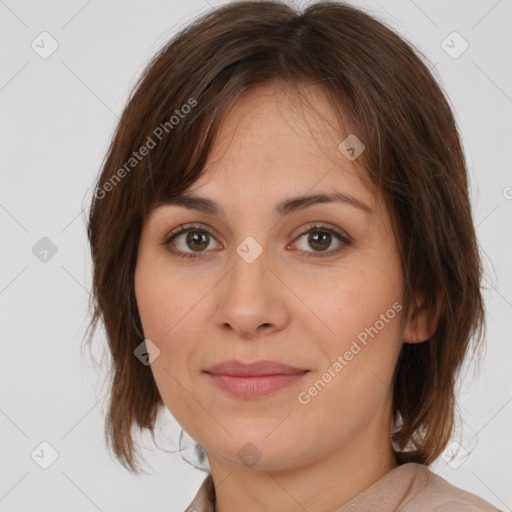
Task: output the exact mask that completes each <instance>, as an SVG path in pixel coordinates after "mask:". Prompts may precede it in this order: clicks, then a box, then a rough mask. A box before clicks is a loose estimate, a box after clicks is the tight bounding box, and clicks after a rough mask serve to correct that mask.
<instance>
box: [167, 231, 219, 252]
mask: <svg viewBox="0 0 512 512" xmlns="http://www.w3.org/2000/svg"><path fill="white" fill-rule="evenodd" d="M183 235H187V236H186V237H184V238H183ZM212 240H214V238H213V236H212V235H211V234H210V232H209V231H208V230H207V229H203V228H202V226H201V225H198V224H192V225H190V224H185V225H182V226H179V227H178V228H176V229H175V230H173V231H171V233H169V235H168V236H167V237H166V238H165V240H164V241H163V242H162V244H163V245H165V246H168V247H169V250H170V251H171V252H172V253H173V254H175V255H176V256H180V257H183V258H196V257H197V256H196V255H195V254H194V253H200V252H204V250H205V249H207V248H208V247H209V245H210V242H211V241H212ZM173 245H176V246H178V250H176V249H174V248H172V246H173ZM190 248H192V252H187V249H190Z"/></svg>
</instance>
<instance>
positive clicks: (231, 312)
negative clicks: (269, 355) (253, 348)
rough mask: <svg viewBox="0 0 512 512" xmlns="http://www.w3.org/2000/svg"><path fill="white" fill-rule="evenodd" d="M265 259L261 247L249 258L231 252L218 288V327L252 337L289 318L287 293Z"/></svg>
mask: <svg viewBox="0 0 512 512" xmlns="http://www.w3.org/2000/svg"><path fill="white" fill-rule="evenodd" d="M268 260H269V258H267V254H266V253H265V251H263V252H262V253H261V254H260V255H259V256H258V257H257V258H256V259H254V260H252V261H250V260H247V259H244V258H243V257H241V256H239V255H238V254H236V255H235V257H234V258H233V266H232V268H231V269H230V271H229V273H228V275H227V276H226V278H225V280H224V282H223V284H222V286H220V287H219V290H218V302H217V307H216V313H215V319H216V321H217V323H218V324H219V326H220V328H222V329H224V330H230V329H232V330H233V331H235V332H236V333H237V334H238V335H239V336H240V337H242V338H249V339H254V338H255V337H258V336H260V335H261V333H265V334H267V335H268V334H269V333H270V332H272V330H281V329H283V328H284V327H285V325H286V324H287V322H288V321H289V311H288V307H287V304H286V298H287V296H288V297H289V296H290V295H291V294H290V291H289V290H288V289H287V288H286V286H285V285H284V284H283V282H282V279H279V277H278V276H277V273H276V271H275V270H274V269H273V268H270V266H269V261H268ZM249 261H250V262H249Z"/></svg>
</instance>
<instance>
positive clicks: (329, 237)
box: [294, 224, 350, 258]
mask: <svg viewBox="0 0 512 512" xmlns="http://www.w3.org/2000/svg"><path fill="white" fill-rule="evenodd" d="M306 235H308V236H307V238H305V242H306V243H305V244H304V246H305V247H308V246H309V247H313V249H314V251H308V250H307V249H306V248H303V249H301V250H302V251H304V252H313V253H316V254H313V255H312V257H314V258H316V257H320V258H322V257H326V256H332V255H333V254H337V253H338V252H340V251H342V250H343V249H344V248H345V246H347V245H349V244H350V240H349V239H348V237H346V236H344V235H343V234H342V233H340V232H338V231H337V230H334V229H331V228H329V227H327V226H325V225H323V224H315V225H313V226H311V225H309V226H307V227H306V228H305V230H302V233H301V234H300V235H299V237H298V239H297V240H299V241H300V239H301V238H303V237H305V236H306ZM333 241H337V242H338V246H337V248H336V249H332V250H330V251H327V250H326V249H327V248H329V246H331V244H332V242H333ZM294 243H295V244H297V242H294ZM304 246H303V247H304Z"/></svg>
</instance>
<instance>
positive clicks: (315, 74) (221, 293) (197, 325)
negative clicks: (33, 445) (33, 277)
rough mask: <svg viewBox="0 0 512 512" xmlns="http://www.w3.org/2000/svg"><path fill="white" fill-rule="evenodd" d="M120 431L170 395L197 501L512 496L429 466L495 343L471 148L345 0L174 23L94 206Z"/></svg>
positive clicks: (123, 450) (444, 501) (126, 115)
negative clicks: (469, 361) (469, 168)
mask: <svg viewBox="0 0 512 512" xmlns="http://www.w3.org/2000/svg"><path fill="white" fill-rule="evenodd" d="M89 239H90V243H91V250H92V256H93V261H94V297H95V302H94V312H93V315H94V316H93V319H92V322H91V327H92V328H93V327H94V326H95V324H96V323H97V321H98V320H99V319H100V318H101V319H102V320H103V322H104V324H105V327H106V331H107V335H108V340H109V346H110V349H111V353H112V358H113V365H114V374H113V382H112V394H111V401H110V409H109V414H108V418H107V425H106V426H107V433H108V436H109V439H110V441H111V445H112V448H113V450H114V453H115V454H116V456H117V457H118V458H119V460H120V461H121V462H122V463H123V464H125V465H126V466H127V467H128V468H130V470H133V471H135V470H137V462H136V455H137V454H136V448H135V446H134V443H133V439H132V437H131V428H132V426H133V425H136V426H137V427H138V428H140V429H148V430H149V431H150V432H151V433H153V426H154V423H155V420H156V417H157V414H158V412H159V411H160V410H161V409H162V408H163V407H167V408H168V409H169V411H170V412H171V413H172V414H173V416H174V417H175V418H176V420H177V421H178V422H179V423H180V425H181V426H182V427H183V429H184V430H185V431H186V432H187V433H188V434H189V435H190V436H191V437H192V438H193V439H194V440H195V441H196V442H197V443H198V444H197V447H198V449H199V450H204V452H203V453H206V456H207V459H208V466H209V469H208V476H207V478H206V479H205V480H204V483H203V485H202V486H201V488H200V489H199V491H198V493H197V495H196V497H195V498H194V500H193V502H192V503H191V505H190V507H189V509H188V510H190V511H192V510H196V511H213V510H221V511H222V512H230V511H233V510H244V511H245V512H251V511H256V510H279V511H282V512H283V511H284V512H287V511H290V512H291V511H295V510H315V511H326V512H327V511H334V510H336V511H343V512H348V511H355V510H358V511H360V510H364V511H366V510H368V511H369V510H372V511H374V510H382V511H384V510H386V511H391V510H402V511H419V510H425V511H427V510H447V511H448V510H450V511H455V510H475V511H476V510H482V511H484V510H485V511H487V510H489V511H491V510H497V509H496V508H495V507H494V506H492V505H491V504H489V503H487V502H485V501H484V500H483V499H481V498H479V497H477V496H475V495H473V494H470V493H468V492H465V491H463V490H461V489H457V488H455V487H453V486H451V485H450V484H449V483H448V482H447V481H445V480H443V479H442V478H440V477H439V476H437V475H435V474H434V473H433V472H432V471H430V470H429V469H428V465H429V464H430V463H431V462H432V461H434V460H435V459H436V458H437V457H439V456H440V455H441V454H442V453H443V450H444V449H445V447H446V446H447V444H448V442H449V440H450V436H451V433H452V430H453V424H454V405H455V395H454V379H455V375H456V372H457V370H458V368H459V366H460V365H461V363H462V361H463V360H464V357H465V355H466V353H467V351H468V347H469V344H470V342H471V341H472V340H474V341H475V343H477V342H479V341H480V340H481V339H482V332H483V327H484V314H483V312H484V310H483V301H482V296H481V293H480V279H481V262H480V258H479V252H478V247H477V241H476V236H475V229H474V225H473V222H472V217H471V206H470V202H469V198H468V178H467V172H466V165H465V160H464V155H463V152H462V149H461V142H460V139H459V135H458V132H457V128H456V124H455V121H454V117H453V114H452V112H451V110H450V107H449V104H448V102H447V99H446V98H445V96H444V95H443V92H442V90H441V89H440V87H439V85H438V84H437V83H436V81H435V80H434V78H433V77H432V75H431V74H430V72H429V71H428V69H427V67H426V66H425V64H424V63H423V62H422V61H421V59H420V58H419V57H418V56H417V55H416V54H415V52H414V50H413V49H412V48H411V47H410V46H409V45H408V44H407V43H406V42H405V41H404V40H402V39H401V38H400V37H399V36H398V35H397V34H395V33H394V32H393V31H391V30H390V29H389V28H387V27H386V26H385V25H384V24H382V23H381V22H379V21H377V20H376V19H374V18H372V17H370V16H369V15H367V14H365V13H363V12H362V11H360V10H358V9H356V8H354V7H351V6H349V5H345V4H343V3H333V2H320V3H316V4H311V5H310V6H308V7H307V8H306V9H305V10H304V12H302V13H300V12H297V11H296V10H295V9H293V8H291V7H290V6H287V5H285V4H283V3H279V2H270V1H264V2H240V3H232V4H228V5H225V6H223V7H221V8H218V9H215V10H213V11H211V12H210V13H208V14H207V15H204V16H203V17H201V18H200V19H198V20H196V22H195V23H193V24H191V25H190V26H189V27H186V28H185V29H183V30H182V31H181V32H180V33H179V34H177V35H176V36H175V37H174V38H173V39H172V40H171V41H170V42H169V43H168V44H167V45H166V46H165V47H164V48H163V49H162V50H161V51H160V52H159V53H158V55H156V56H155V58H154V59H153V60H152V62H151V63H150V65H149V66H148V68H147V69H146V70H145V72H144V74H143V76H142V77H141V79H140V81H139V83H138V84H137V86H136V88H135V91H134V93H133V95H132V97H131V98H130V101H129V102H128V105H127V106H126V108H125V111H124V112H123V115H122V118H121V121H120V123H119V126H118V128H117V131H116V134H115V136H114V138H113V140H112V143H111V146H110V148H109V151H108V154H107V156H106V159H105V162H104V165H103V169H102V173H101V176H100V177H99V179H98V183H97V187H96V191H95V197H94V201H93V205H92V208H91V212H90V220H89Z"/></svg>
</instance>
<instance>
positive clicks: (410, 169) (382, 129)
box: [88, 1, 485, 471]
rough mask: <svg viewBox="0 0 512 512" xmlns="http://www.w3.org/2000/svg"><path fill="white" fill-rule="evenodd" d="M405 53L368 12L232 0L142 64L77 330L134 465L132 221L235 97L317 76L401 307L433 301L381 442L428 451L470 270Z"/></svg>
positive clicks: (140, 400) (450, 145) (173, 184)
mask: <svg viewBox="0 0 512 512" xmlns="http://www.w3.org/2000/svg"><path fill="white" fill-rule="evenodd" d="M420 56H422V54H421V52H419V51H418V50H416V52H415V50H413V48H412V47H411V46H410V45H409V43H407V42H405V41H404V40H403V39H402V38H401V37H400V36H399V35H397V34H396V33H395V32H394V31H393V30H391V29H390V28H388V27H387V26H386V25H385V24H384V23H383V22H381V21H378V20H377V19H376V18H375V17H374V16H370V15H368V14H366V13H365V12H363V11H361V10H359V9H357V8H355V7H353V6H349V5H347V4H344V3H341V2H331V1H321V2H318V3H314V4H310V5H309V6H307V8H305V9H304V10H303V11H298V9H297V8H296V7H292V6H288V5H286V4H284V3H281V2H278V1H242V2H234V3H231V4H227V5H224V6H222V7H219V8H216V9H214V10H212V11H210V12H208V13H206V14H203V15H201V16H200V17H199V18H197V19H196V20H195V21H194V22H193V23H191V24H190V25H189V26H187V27H185V28H184V29H182V30H181V31H180V32H179V33H178V34H177V35H175V36H174V37H173V38H172V39H171V40H170V41H169V42H168V43H167V44H166V45H165V46H164V47H163V48H162V49H161V50H160V51H159V52H158V54H157V55H156V56H155V57H154V58H153V59H152V61H151V62H150V63H149V65H148V66H147V68H146V69H145V71H144V72H143V74H142V76H141V78H140V79H139V81H138V83H137V84H136V86H135V87H134V92H132V94H131V97H130V98H129V101H128V103H127V105H126V108H125V109H124V112H123V114H122V117H121V120H120V122H119V125H118V126H117V129H116V131H115V133H114V136H113V139H112V141H111V144H110V147H109V149H108V153H107V155H106V156H105V160H104V162H103V166H102V170H101V174H100V176H99V178H98V181H97V184H96V191H95V193H94V197H93V199H92V205H91V210H90V214H89V223H88V236H89V241H90V245H91V253H92V258H93V301H92V302H93V303H92V307H93V312H92V319H91V322H90V324H89V329H90V336H89V337H92V334H93V331H94V330H95V327H96V324H97V321H98V319H99V318H100V317H102V319H103V322H104V325H105V327H106V334H107V340H108V345H109V348H110V352H111V356H112V361H113V372H112V375H111V376H112V383H111V395H110V403H109V411H108V415H107V421H106V428H105V432H106V436H107V438H108V439H109V440H110V443H111V447H112V448H113V451H114V453H115V455H116V457H117V458H118V459H119V460H120V461H121V462H122V463H123V465H125V466H126V467H127V468H129V469H130V470H132V471H137V468H136V456H137V450H136V446H135V445H134V441H133V438H132V427H133V426H137V427H138V428H139V429H140V431H142V430H143V429H148V430H149V431H150V432H151V434H152V435H153V426H154V423H155V420H156V418H157V413H158V411H159V409H160V408H161V407H162V406H163V402H162V399H161V397H160V394H159V392H158V389H157V387H156V384H155V381H154V379H153V375H152V372H151V368H150V367H149V366H145V365H143V364H141V362H140V361H139V360H138V359H137V358H136V357H134V350H135V348H136V347H137V346H138V345H140V343H141V342H142V341H143V340H144V335H143V333H142V327H141V323H140V319H139V315H138V311H137V305H136V300H135V295H134V269H135V264H136V256H137V249H138V243H139V237H140V232H141V227H142V222H143V219H144V218H145V217H146V215H147V213H148V212H149V211H150V210H151V209H152V208H153V207H155V206H157V205H159V204H161V203H164V202H165V200H166V199H168V198H170V197H173V196H175V195H178V194H181V193H183V192H184V191H185V189H187V187H189V186H190V185H192V184H193V183H194V182H195V181H196V180H197V179H198V177H199V176H200V175H201V173H202V172H203V171H204V165H205V162H206V159H207V156H208V154H209V152H210V149H211V147H212V145H213V142H214V140H215V136H216V134H217V132H218V127H219V123H220V122H221V120H222V119H223V117H224V116H225V115H226V114H227V113H228V112H229V110H230V108H231V107H232V106H234V104H235V103H236V101H237V99H238V98H240V96H241V95H242V94H243V93H244V92H246V91H248V90H250V89H252V88H255V87H257V86H259V85H263V84H268V83H270V82H273V81H279V82H282V83H284V84H287V85H289V86H292V87H296V89H297V92H298V91H299V84H312V83H315V84H318V85H319V86H321V87H322V91H323V92H324V93H325V94H326V95H327V97H328V98H329V99H330V102H331V103H332V107H333V110H334V112H336V114H337V117H339V118H340V120H341V119H342V118H343V116H345V120H346V121H347V122H350V123H351V126H353V130H354V133H356V134H357V137H358V138H359V139H361V140H362V141H363V142H364V144H365V145H366V150H365V151H364V152H363V153H362V154H361V155H360V157H359V158H358V160H357V162H358V165H361V169H364V171H365V175H364V176H365V177H366V178H367V180H368V181H369V182H370V183H371V184H372V185H373V186H374V187H375V189H376V190H378V192H379V193H380V194H381V195H382V198H383V199H384V204H385V205H386V207H387V208H388V209H389V212H390V215H391V216H392V220H393V228H394V230H395V233H396V235H397V240H398V242H399V250H400V255H401V259H402V266H403V275H404V283H405V290H404V295H405V296H404V318H406V316H407V314H408V312H409V311H410V308H413V310H414V308H416V304H415V301H414V300H413V297H414V294H416V293H419V294H421V297H422V298H423V301H424V302H423V306H422V307H424V308H425V311H426V312H427V313H428V317H429V318H431V319H434V318H435V314H436V312H439V322H438V324H437V328H435V331H434V333H433V334H432V336H431V337H430V338H429V340H427V341H426V342H423V343H416V344H408V343H404V344H403V347H402V350H401V353H400V356H399V360H398V363H397V367H396V370H395V379H394V391H393V414H394V428H393V431H392V441H393V443H394V447H395V450H396V454H397V455H396V456H397V460H398V461H399V463H403V462H405V461H415V462H420V463H425V464H430V463H431V462H432V461H433V460H434V459H435V458H437V457H438V456H439V455H440V454H441V453H442V451H443V449H444V447H445V446H446V444H447V442H448V441H449V438H450V436H451V433H452V430H453V426H454V408H455V391H454V386H455V378H456V376H457V373H458V371H459V367H460V365H461V363H462V362H463V360H464V358H465V355H466V352H467V350H468V348H469V343H470V341H471V340H472V339H474V340H476V341H481V338H482V334H483V330H484V327H485V326H484V309H483V301H482V296H481V293H480V279H481V273H482V267H481V261H480V256H479V250H478V246H477V240H476V235H475V229H474V225H473V221H472V216H471V206H470V202H469V197H468V177H467V171H466V164H465V158H464V155H463V152H462V149H461V142H460V139H459V134H458V131H457V127H456V122H455V119H454V116H453V114H452V111H451V108H450V106H449V103H448V100H447V98H446V97H445V95H444V94H443V91H442V89H441V88H440V86H439V85H438V83H437V82H436V80H435V79H434V77H433V76H432V74H431V73H430V72H429V70H428V68H427V66H426V65H425V64H424V63H423V62H422V60H421V58H420ZM340 122H341V124H343V121H340ZM347 135H348V134H347V133H344V134H343V133H340V142H341V141H342V140H343V139H344V138H345V137H346V136H347ZM161 140H162V141H163V142H162V143H160V141H161ZM143 147H145V148H146V150H145V151H143V150H142V148H143ZM139 152H140V154H139ZM153 439H154V437H153ZM198 446H200V445H197V444H196V447H198Z"/></svg>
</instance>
